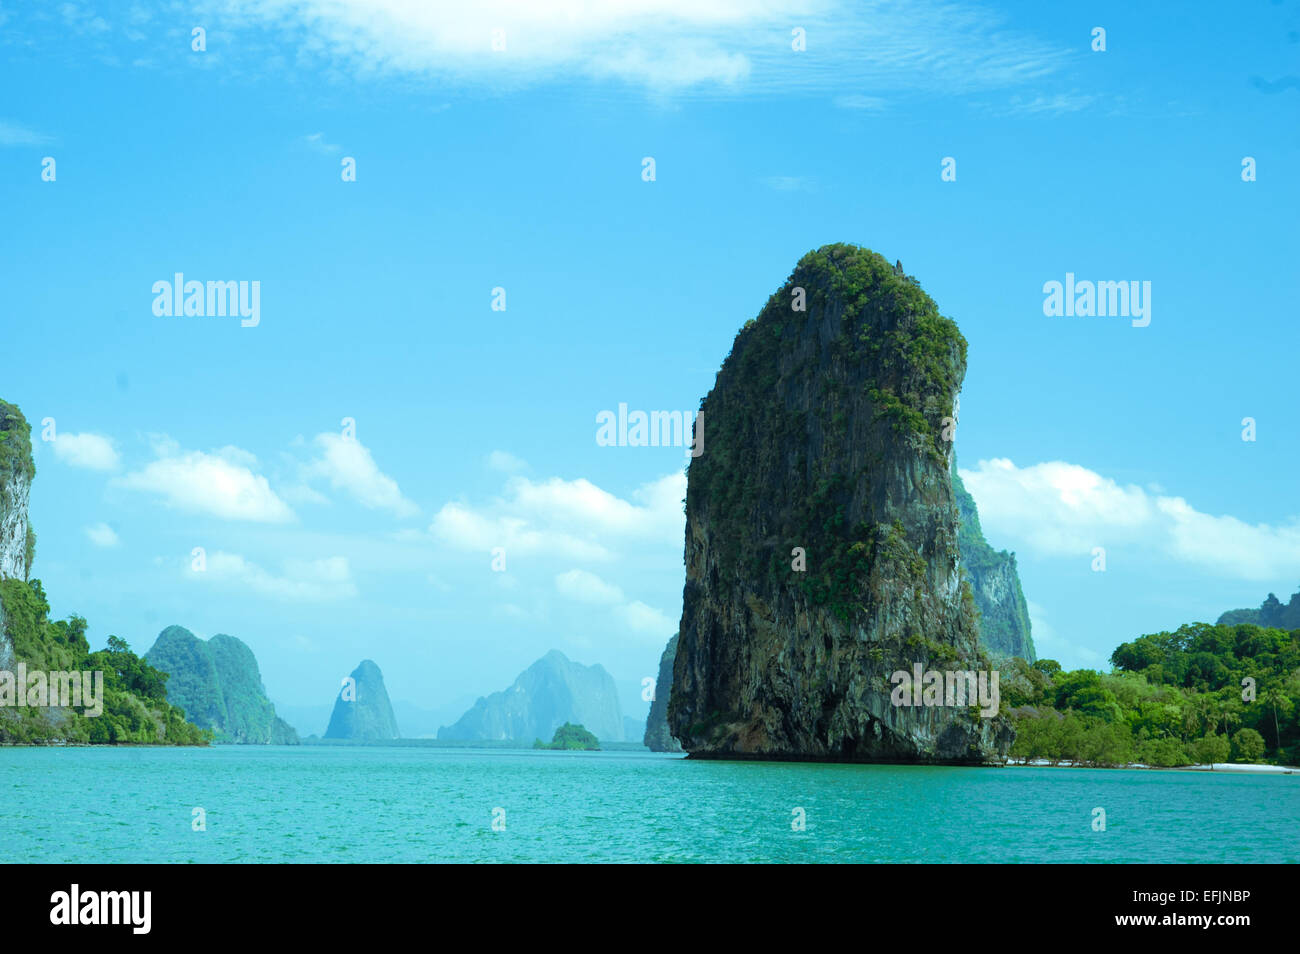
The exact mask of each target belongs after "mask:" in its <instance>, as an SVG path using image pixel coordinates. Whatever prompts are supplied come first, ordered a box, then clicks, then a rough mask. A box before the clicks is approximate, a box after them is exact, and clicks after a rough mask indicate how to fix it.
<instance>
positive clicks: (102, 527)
mask: <svg viewBox="0 0 1300 954" xmlns="http://www.w3.org/2000/svg"><path fill="white" fill-rule="evenodd" d="M86 538H87V539H88V540H89V541H90V542H91V543H93V544H94V545H95V546H97V547H104V548H105V549H107V548H110V547H115V546H117V545H118V543H119V542H120V541H119V540H118V538H117V534H116V533H115V532H114V531H113V528H112V527H110V526H109V525H108V524H106V523H104V522H102V521H101V522H100V523H92V524H91V525H90V526H88V527H86Z"/></svg>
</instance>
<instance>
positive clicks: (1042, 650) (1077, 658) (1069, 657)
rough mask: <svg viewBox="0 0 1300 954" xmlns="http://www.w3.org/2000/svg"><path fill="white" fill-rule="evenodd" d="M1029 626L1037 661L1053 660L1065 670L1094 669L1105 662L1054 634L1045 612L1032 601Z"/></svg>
mask: <svg viewBox="0 0 1300 954" xmlns="http://www.w3.org/2000/svg"><path fill="white" fill-rule="evenodd" d="M1027 608H1028V610H1029V626H1030V629H1031V630H1032V632H1033V637H1034V649H1036V650H1037V655H1038V658H1039V659H1055V660H1056V661H1057V662H1059V663H1060V664H1061V665H1062V667H1063V668H1065V669H1078V668H1080V667H1089V668H1096V667H1098V666H1101V665H1103V664H1104V663H1105V662H1106V660H1105V658H1104V657H1103V656H1102V655H1101V654H1100V653H1097V652H1093V651H1092V650H1091V649H1088V648H1087V647H1086V646H1079V645H1076V644H1075V643H1072V642H1070V641H1069V640H1067V639H1065V638H1064V637H1062V636H1061V635H1059V634H1058V633H1057V632H1056V628H1055V627H1054V626H1052V624H1051V623H1050V622H1048V620H1047V612H1046V610H1044V609H1043V607H1041V606H1039V605H1038V604H1037V603H1035V602H1033V601H1029V602H1028V606H1027Z"/></svg>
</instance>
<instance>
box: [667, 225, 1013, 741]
mask: <svg viewBox="0 0 1300 954" xmlns="http://www.w3.org/2000/svg"><path fill="white" fill-rule="evenodd" d="M965 360H966V343H965V340H964V339H963V338H962V336H961V334H960V333H959V332H958V330H957V327H956V325H955V324H953V322H951V321H950V320H948V319H946V318H943V317H941V316H940V315H939V313H938V310H937V308H936V306H935V304H934V302H933V301H932V300H931V299H930V298H929V296H927V295H926V294H925V293H924V292H923V291H922V290H921V289H920V287H919V286H918V285H917V284H916V282H915V281H914V280H913V279H911V278H910V277H908V276H906V275H904V274H902V271H901V269H900V268H898V267H895V266H890V265H889V264H888V263H887V262H886V261H885V260H884V259H883V258H882V257H881V256H879V255H877V254H875V253H873V252H870V251H867V250H865V249H860V248H856V247H853V246H846V245H835V246H827V247H824V248H822V249H819V250H818V251H816V252H812V253H809V254H808V255H807V256H805V257H804V258H803V259H802V260H801V261H800V262H799V264H798V265H797V266H796V268H795V270H794V273H793V274H792V275H791V276H790V279H789V280H788V281H787V283H786V284H785V286H784V287H783V288H782V289H781V290H780V291H778V292H777V293H776V294H775V295H773V296H772V298H771V299H769V301H768V303H767V305H766V307H764V309H763V310H762V312H761V313H760V314H759V316H758V318H757V319H756V320H754V321H751V322H749V323H748V324H746V326H745V327H744V328H743V329H742V330H741V332H740V333H739V334H738V335H737V337H736V341H735V344H734V345H733V348H732V351H731V354H730V355H729V356H728V357H727V359H726V361H725V362H724V363H723V366H722V369H721V371H719V373H718V377H717V381H716V383H715V386H714V388H713V390H712V391H711V392H710V393H709V395H708V396H707V397H706V398H705V400H704V402H703V404H702V408H701V409H702V411H703V427H704V430H705V434H704V437H705V440H704V452H703V454H702V456H700V457H698V458H695V459H693V460H692V461H691V465H690V472H689V476H688V483H687V495H686V552H685V559H686V585H685V589H684V592H683V610H682V620H681V626H680V639H679V643H678V647H677V657H676V661H675V663H674V668H673V682H672V692H671V698H670V701H669V707H668V724H669V728H670V731H671V732H672V734H673V735H674V736H675V737H676V738H678V739H679V740H680V741H681V743H682V746H683V748H685V749H686V751H687V752H689V753H690V754H691V755H692V756H693V757H722V758H735V757H751V758H775V759H781V758H793V759H825V760H854V761H936V762H962V763H979V762H985V761H988V760H990V759H993V758H996V757H997V756H998V755H999V754H1000V753H1003V752H1005V750H1006V748H1007V747H1008V746H1009V744H1010V742H1011V739H1012V737H1013V733H1012V730H1011V729H1010V727H1009V726H1008V724H1007V723H1006V722H1005V721H1004V720H1003V719H1002V718H1000V717H994V718H981V717H980V716H979V715H978V714H977V713H975V712H974V711H973V710H972V709H971V708H969V707H952V706H949V707H945V706H932V707H923V706H917V707H905V706H896V705H894V704H893V702H892V701H891V692H890V690H891V688H892V687H891V683H890V675H891V673H893V672H895V671H897V670H909V671H910V670H911V669H912V667H913V665H914V664H917V663H919V664H920V665H921V666H922V667H923V668H924V669H926V670H982V669H987V668H988V660H987V658H986V657H985V656H984V655H983V653H982V652H981V650H980V648H979V644H978V630H977V627H976V616H975V608H974V601H973V598H972V596H971V594H970V591H969V588H968V587H965V586H963V583H962V577H961V572H960V566H959V556H958V541H957V529H958V528H957V507H956V504H955V501H954V497H953V489H952V484H951V481H950V479H949V466H950V461H951V454H952V445H951V443H950V442H949V441H946V440H944V432H945V423H946V422H945V421H944V420H943V419H944V418H945V417H950V416H951V415H952V414H953V403H954V399H955V398H956V396H957V392H958V390H959V388H960V386H961V380H962V377H963V375H964V373H965Z"/></svg>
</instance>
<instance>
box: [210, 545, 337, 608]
mask: <svg viewBox="0 0 1300 954" xmlns="http://www.w3.org/2000/svg"><path fill="white" fill-rule="evenodd" d="M205 561H206V566H205V568H204V569H203V570H196V569H194V568H193V566H191V565H188V564H187V568H186V570H185V573H186V575H187V577H188V578H189V579H192V580H196V581H200V582H205V583H213V584H226V585H234V586H237V587H240V588H244V589H248V590H250V591H251V592H254V593H257V594H260V595H262V596H269V597H272V598H274V599H283V600H297V601H303V602H328V601H331V600H339V599H346V598H349V597H353V596H356V595H357V587H356V584H355V583H353V581H352V574H351V570H350V569H349V567H348V561H347V559H345V558H344V557H341V556H335V557H325V558H323V559H319V560H286V561H285V562H284V564H283V569H282V572H280V573H272V572H270V571H269V570H265V569H263V568H262V567H260V566H258V565H257V564H256V563H253V562H252V561H250V560H247V559H245V558H244V557H243V556H241V555H240V554H238V553H227V552H225V551H222V550H215V551H213V552H212V553H209V554H207V555H206V557H205Z"/></svg>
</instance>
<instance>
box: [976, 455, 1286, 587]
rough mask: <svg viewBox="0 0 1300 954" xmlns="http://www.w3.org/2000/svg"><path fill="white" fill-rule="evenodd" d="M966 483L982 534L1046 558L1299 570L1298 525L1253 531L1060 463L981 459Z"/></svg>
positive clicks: (1274, 572) (1241, 571)
mask: <svg viewBox="0 0 1300 954" xmlns="http://www.w3.org/2000/svg"><path fill="white" fill-rule="evenodd" d="M961 478H962V480H963V481H964V482H965V484H966V488H967V489H968V490H969V491H970V493H971V496H973V497H974V498H975V502H976V504H977V506H978V507H979V513H980V523H981V524H982V525H983V527H984V529H985V533H986V534H987V535H988V536H990V537H991V538H993V539H996V540H998V541H999V545H1000V546H1001V545H1005V544H1004V543H1003V542H1002V541H1003V540H1004V539H1006V538H1010V539H1011V540H1015V541H1019V542H1020V543H1023V544H1024V545H1026V546H1027V547H1029V548H1030V549H1032V550H1035V551H1037V552H1039V553H1042V554H1047V555H1060V556H1066V555H1068V556H1083V555H1089V554H1091V552H1092V548H1093V547H1110V546H1117V545H1133V546H1140V547H1146V548H1150V549H1154V550H1156V551H1157V552H1159V553H1160V554H1161V555H1162V556H1164V557H1166V558H1171V559H1173V560H1176V561H1178V562H1181V563H1185V564H1188V565H1192V566H1197V567H1200V568H1202V569H1205V570H1209V571H1212V572H1214V573H1217V574H1220V575H1223V576H1229V577H1234V578H1237V579H1242V580H1255V581H1269V580H1274V579H1277V578H1279V577H1287V578H1289V577H1290V575H1291V574H1292V573H1293V572H1294V570H1295V567H1296V565H1297V564H1300V521H1295V520H1293V521H1292V522H1291V523H1289V524H1288V525H1285V526H1279V527H1274V526H1270V525H1268V524H1248V523H1246V522H1245V521H1242V520H1239V519H1237V518H1236V517H1231V516H1219V517H1216V516H1213V515H1211V514H1206V513H1201V512H1200V511H1197V510H1196V509H1195V508H1193V507H1192V506H1191V505H1190V504H1188V503H1187V501H1186V500H1184V499H1183V498H1181V497H1170V496H1164V495H1157V494H1153V493H1149V492H1148V491H1147V490H1144V489H1143V488H1141V487H1138V486H1136V485H1132V484H1130V485H1127V486H1121V485H1120V484H1118V483H1116V482H1115V481H1114V480H1111V479H1110V478H1107V477H1103V476H1101V475H1100V474H1098V473H1096V472H1094V471H1091V470H1088V469H1087V468H1086V467H1080V466H1079V465H1077V464H1067V463H1065V462H1063V461H1050V462H1048V463H1043V464H1034V465H1032V466H1029V467H1023V468H1022V467H1017V466H1016V465H1015V464H1014V463H1012V462H1011V461H1009V460H1006V459H995V460H984V461H980V462H979V466H978V468H977V469H976V470H962V471H961Z"/></svg>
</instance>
